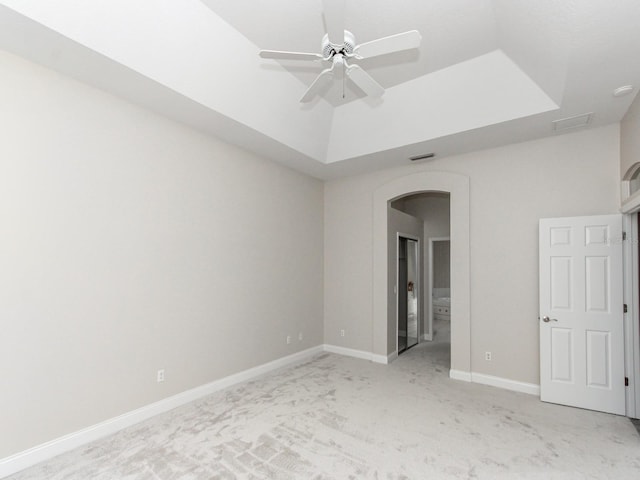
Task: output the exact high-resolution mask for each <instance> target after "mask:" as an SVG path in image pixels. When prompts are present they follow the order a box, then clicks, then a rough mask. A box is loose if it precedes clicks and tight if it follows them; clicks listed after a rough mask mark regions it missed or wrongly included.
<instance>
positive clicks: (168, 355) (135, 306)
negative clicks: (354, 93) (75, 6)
mask: <svg viewBox="0 0 640 480" xmlns="http://www.w3.org/2000/svg"><path fill="white" fill-rule="evenodd" d="M0 104H1V105H2V108H1V109H0V131H2V141H1V142H0V220H1V225H2V235H0V322H1V327H2V331H1V335H0V378H1V379H2V380H1V381H2V390H1V394H0V425H1V426H2V427H1V430H2V434H1V435H0V458H2V457H5V456H8V455H10V454H12V453H15V452H18V451H21V450H24V449H26V448H29V447H32V446H34V445H36V444H39V443H41V442H45V441H47V440H51V439H53V438H55V437H58V436H60V435H63V434H66V433H69V432H73V431H76V430H78V429H80V428H83V427H87V426H89V425H92V424H95V423H97V422H99V421H102V420H105V419H108V418H111V417H114V416H116V415H119V414H121V413H124V412H127V411H130V410H132V409H135V408H137V407H141V406H143V405H146V404H149V403H151V402H154V401H156V400H159V399H162V398H164V397H168V396H170V395H173V394H175V393H178V392H181V391H184V390H186V389H189V388H192V387H195V386H199V385H202V384H205V383H207V382H211V381H213V380H215V379H219V378H221V377H223V376H226V375H229V374H232V373H234V372H238V371H241V370H244V369H247V368H250V367H253V366H256V365H260V364H263V363H265V362H268V361H270V360H274V359H276V358H279V357H283V356H285V355H288V354H291V353H295V352H296V351H300V350H303V349H306V348H309V347H312V346H316V345H319V344H322V343H323V330H322V322H323V293H322V292H323V280H322V278H323V263H322V258H323V206H322V205H323V186H322V183H321V182H319V181H317V180H314V179H311V178H309V177H306V176H304V175H301V174H298V173H296V172H293V171H291V170H288V169H286V168H283V167H281V166H278V165H276V164H274V163H271V162H268V161H266V160H263V159H261V158H258V157H256V156H255V155H252V154H249V153H247V152H245V151H242V150H240V149H238V148H235V147H233V146H230V145H228V144H226V143H223V142H221V141H217V140H215V139H212V138H209V137H205V136H204V135H201V134H198V133H196V132H194V131H193V130H190V129H188V128H185V127H183V126H181V125H179V124H176V123H173V122H171V121H169V120H167V119H165V118H162V117H159V116H157V115H155V114H153V113H150V112H148V111H145V110H142V109H140V108H137V107H135V106H132V105H130V104H127V103H125V102H123V101H120V100H118V99H116V98H115V97H112V96H109V95H107V94H104V93H102V92H100V91H97V90H95V89H92V88H90V87H87V86H85V85H83V84H80V83H78V82H75V81H73V80H71V79H69V78H67V77H63V76H61V75H58V74H56V73H53V72H51V71H48V70H46V69H43V68H40V67H38V66H35V65H33V64H30V63H27V62H25V61H23V60H21V59H18V58H16V57H13V56H11V55H8V54H6V53H1V52H0ZM346 266H347V267H348V265H346ZM299 332H302V333H303V334H304V340H303V341H301V342H300V341H298V339H297V335H298V333H299ZM286 335H291V336H292V337H293V338H294V342H293V343H292V344H291V345H286V342H285V337H286ZM160 368H164V369H165V370H166V381H165V382H164V383H160V384H158V383H156V371H157V370H158V369H160Z"/></svg>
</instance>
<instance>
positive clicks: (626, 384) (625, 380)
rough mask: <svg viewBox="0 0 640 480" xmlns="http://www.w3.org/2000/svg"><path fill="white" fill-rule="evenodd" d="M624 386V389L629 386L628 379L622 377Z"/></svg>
mask: <svg viewBox="0 0 640 480" xmlns="http://www.w3.org/2000/svg"><path fill="white" fill-rule="evenodd" d="M624 386H625V387H628V386H629V377H624Z"/></svg>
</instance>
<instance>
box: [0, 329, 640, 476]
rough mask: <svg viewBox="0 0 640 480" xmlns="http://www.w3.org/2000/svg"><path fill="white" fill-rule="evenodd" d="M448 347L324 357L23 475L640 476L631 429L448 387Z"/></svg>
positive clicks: (481, 389)
mask: <svg viewBox="0 0 640 480" xmlns="http://www.w3.org/2000/svg"><path fill="white" fill-rule="evenodd" d="M445 328H446V327H445ZM440 333H441V334H442V333H443V330H442V329H441V330H440ZM440 337H441V338H442V335H440ZM437 339H438V336H436V342H433V343H431V344H429V343H422V344H420V345H418V346H417V347H414V348H412V349H411V350H409V351H408V352H407V353H406V354H404V355H401V356H400V358H399V359H398V360H397V361H395V362H394V363H393V364H391V365H389V366H384V365H378V364H374V363H371V362H367V361H364V360H358V359H353V358H348V357H341V356H338V355H332V354H323V355H319V356H318V357H316V358H314V359H313V360H312V361H310V362H308V363H305V364H303V365H299V366H297V367H294V368H290V369H286V370H283V371H280V372H277V373H275V374H273V375H270V376H268V377H265V378H262V379H259V380H257V381H253V382H250V383H247V384H244V385H241V386H238V387H236V388H231V389H228V390H225V391H223V392H219V393H217V394H214V395H211V396H209V397H207V398H205V399H202V400H201V401H198V402H195V403H193V404H190V405H186V406H184V407H181V408H179V409H176V410H174V411H171V412H168V413H167V414H164V415H161V416H158V417H155V418H153V419H151V420H149V421H147V422H144V423H142V424H139V425H137V426H134V427H131V428H129V429H127V430H124V431H122V432H120V433H118V434H116V435H113V436H111V437H109V438H106V439H104V440H101V441H98V442H95V443H93V444H91V445H88V446H86V447H84V448H81V449H77V450H75V451H73V452H70V453H68V454H65V455H62V456H60V457H57V458H55V459H53V460H52V461H49V462H46V463H44V464H41V465H38V466H36V467H33V468H31V469H29V470H26V471H24V472H21V473H20V474H17V475H14V476H13V477H11V478H12V480H34V479H48V480H62V479H69V480H71V479H74V480H75V479H78V480H87V479H92V480H93V479H95V480H98V479H99V480H107V479H108V480H113V479H136V480H144V479H149V480H151V479H153V480H158V479H161V480H169V479H217V478H220V479H233V478H241V479H264V478H269V479H329V478H340V479H346V478H353V479H381V480H382V479H447V478H455V479H476V478H477V479H503V478H504V479H545V480H546V479H585V478H589V479H607V478H610V479H616V480H621V479H636V480H637V479H639V478H640V436H639V435H638V433H637V432H636V430H635V428H634V427H633V425H632V424H631V422H630V421H629V420H628V419H626V418H624V417H617V416H613V415H608V414H602V413H595V412H590V411H585V410H580V409H574V408H568V407H561V406H557V405H550V404H545V403H541V402H540V401H539V400H538V399H537V398H536V397H533V396H530V395H525V394H519V393H514V392H508V391H505V390H500V389H497V388H492V387H486V386H482V385H476V384H468V383H464V382H458V381H454V380H450V379H449V378H448V377H447V372H448V361H449V360H448V356H449V346H448V343H446V342H444V341H437Z"/></svg>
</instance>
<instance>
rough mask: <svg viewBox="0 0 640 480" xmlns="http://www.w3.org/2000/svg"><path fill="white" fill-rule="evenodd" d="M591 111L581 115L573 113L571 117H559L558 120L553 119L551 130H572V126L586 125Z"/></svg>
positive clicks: (589, 120) (591, 113)
mask: <svg viewBox="0 0 640 480" xmlns="http://www.w3.org/2000/svg"><path fill="white" fill-rule="evenodd" d="M592 116H593V112H589V113H583V114H582V115H575V116H573V117H567V118H561V119H560V120H554V121H553V122H552V123H553V130H554V131H555V132H562V131H563V130H572V129H574V128H581V127H586V126H587V125H589V123H590V122H591V117H592Z"/></svg>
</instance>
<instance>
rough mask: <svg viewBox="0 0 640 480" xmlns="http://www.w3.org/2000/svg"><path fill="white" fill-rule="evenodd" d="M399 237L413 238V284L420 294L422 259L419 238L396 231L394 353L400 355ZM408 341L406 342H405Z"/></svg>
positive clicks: (418, 319) (420, 316) (419, 316)
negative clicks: (414, 244) (414, 259)
mask: <svg viewBox="0 0 640 480" xmlns="http://www.w3.org/2000/svg"><path fill="white" fill-rule="evenodd" d="M400 237H402V238H406V239H408V240H414V241H415V242H416V243H417V245H416V250H417V251H416V254H417V258H416V263H417V267H418V268H417V271H416V280H417V286H414V288H415V289H416V291H417V292H418V295H420V288H422V282H421V281H420V279H421V278H422V277H421V274H422V269H421V268H420V261H421V259H422V255H420V248H421V245H420V238H419V237H416V236H415V235H410V234H408V233H402V232H396V281H395V282H394V283H395V286H396V295H395V296H396V353H397V355H400V350H399V349H398V327H399V326H400V285H399V284H398V283H399V282H398V280H400ZM420 303H421V302H420V298H419V297H418V313H417V317H418V318H417V321H418V343H420V320H421V319H422V315H421V314H422V312H421V311H420V310H421V309H420ZM407 338H408V337H407ZM407 343H408V342H407ZM408 349H409V347H407V348H405V349H404V350H403V352H404V351H406V350H408Z"/></svg>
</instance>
